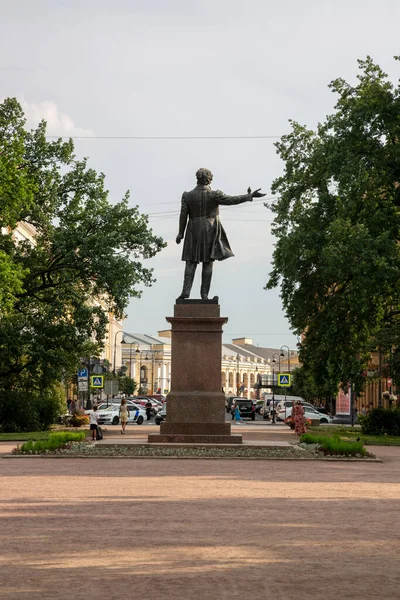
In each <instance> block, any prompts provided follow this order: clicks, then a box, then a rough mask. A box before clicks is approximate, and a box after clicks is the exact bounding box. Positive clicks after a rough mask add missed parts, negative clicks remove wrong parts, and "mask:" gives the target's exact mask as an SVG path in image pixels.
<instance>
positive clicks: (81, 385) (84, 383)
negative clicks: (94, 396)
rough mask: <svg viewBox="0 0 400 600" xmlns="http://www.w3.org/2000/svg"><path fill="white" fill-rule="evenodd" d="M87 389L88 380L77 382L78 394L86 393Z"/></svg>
mask: <svg viewBox="0 0 400 600" xmlns="http://www.w3.org/2000/svg"><path fill="white" fill-rule="evenodd" d="M88 389H89V386H88V380H87V379H80V380H79V381H78V390H79V391H80V392H87V391H88Z"/></svg>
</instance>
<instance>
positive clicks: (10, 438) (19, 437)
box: [0, 428, 88, 442]
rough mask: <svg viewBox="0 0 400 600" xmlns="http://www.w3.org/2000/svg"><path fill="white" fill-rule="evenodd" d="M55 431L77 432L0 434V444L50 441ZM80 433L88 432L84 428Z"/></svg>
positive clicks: (49, 431)
mask: <svg viewBox="0 0 400 600" xmlns="http://www.w3.org/2000/svg"><path fill="white" fill-rule="evenodd" d="M54 431H77V430H76V429H71V428H69V429H62V428H55V429H49V430H48V431H24V432H22V433H0V442H26V441H28V440H48V439H49V435H50V433H53V432H54ZM79 431H84V432H85V433H87V431H88V430H86V429H84V428H82V429H79Z"/></svg>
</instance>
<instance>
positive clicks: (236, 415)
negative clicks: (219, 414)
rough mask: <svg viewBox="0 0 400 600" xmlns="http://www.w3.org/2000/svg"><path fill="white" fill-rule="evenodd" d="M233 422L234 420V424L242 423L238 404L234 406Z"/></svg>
mask: <svg viewBox="0 0 400 600" xmlns="http://www.w3.org/2000/svg"><path fill="white" fill-rule="evenodd" d="M235 420H236V423H241V422H242V415H241V413H240V408H239V405H238V404H236V408H235Z"/></svg>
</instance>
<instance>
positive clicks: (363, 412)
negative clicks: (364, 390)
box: [360, 404, 367, 415]
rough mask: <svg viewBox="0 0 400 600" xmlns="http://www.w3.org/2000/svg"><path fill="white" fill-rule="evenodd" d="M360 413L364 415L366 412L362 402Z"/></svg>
mask: <svg viewBox="0 0 400 600" xmlns="http://www.w3.org/2000/svg"><path fill="white" fill-rule="evenodd" d="M360 413H361V414H362V415H366V414H367V411H366V409H365V405H364V404H361V411H360Z"/></svg>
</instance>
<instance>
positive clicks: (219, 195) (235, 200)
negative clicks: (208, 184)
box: [215, 188, 265, 206]
mask: <svg viewBox="0 0 400 600" xmlns="http://www.w3.org/2000/svg"><path fill="white" fill-rule="evenodd" d="M260 189H261V188H259V189H258V190H255V191H254V192H252V191H251V188H248V190H247V194H242V195H241V196H226V195H225V194H224V193H223V192H216V198H215V199H216V201H217V204H223V205H225V206H232V205H234V204H242V203H243V202H252V200H253V198H262V197H263V196H265V194H261V193H260Z"/></svg>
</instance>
